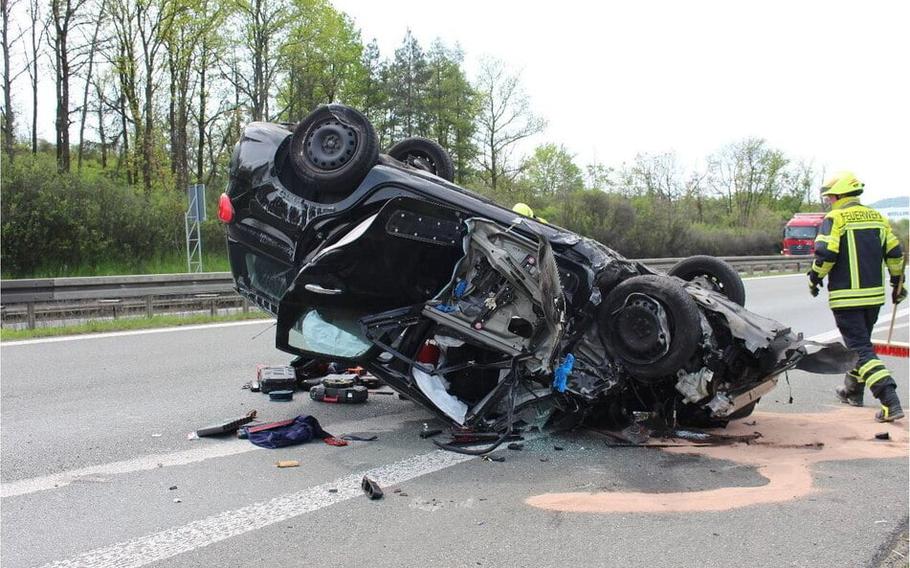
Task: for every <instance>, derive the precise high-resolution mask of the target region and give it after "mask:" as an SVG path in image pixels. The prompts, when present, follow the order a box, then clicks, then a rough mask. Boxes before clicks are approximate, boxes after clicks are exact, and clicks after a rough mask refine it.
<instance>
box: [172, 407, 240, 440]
mask: <svg viewBox="0 0 910 568" xmlns="http://www.w3.org/2000/svg"><path fill="white" fill-rule="evenodd" d="M255 419H256V411H255V410H251V411H249V412H247V413H246V414H245V415H243V416H241V417H240V418H231V419H230V420H226V421H224V422H222V423H220V424H215V425H212V426H206V427H205V428H199V429H198V430H196V431H195V432H191V433H190V435H189V436H187V438H188V439H190V440H193V439H195V438H206V437H211V436H221V435H223V434H230V433H232V432H236V431H237V430H238V429H239V428H240V427H241V426H243V425H244V424H249V423H250V422H252V421H253V420H255ZM193 434H195V436H193Z"/></svg>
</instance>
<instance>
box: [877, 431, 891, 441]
mask: <svg viewBox="0 0 910 568" xmlns="http://www.w3.org/2000/svg"><path fill="white" fill-rule="evenodd" d="M875 439H876V440H890V439H891V434H890V433H888V432H879V433H878V434H876V435H875Z"/></svg>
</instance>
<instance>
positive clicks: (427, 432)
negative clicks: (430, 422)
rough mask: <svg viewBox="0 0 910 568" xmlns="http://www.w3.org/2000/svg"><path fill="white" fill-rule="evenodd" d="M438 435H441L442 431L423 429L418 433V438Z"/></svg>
mask: <svg viewBox="0 0 910 568" xmlns="http://www.w3.org/2000/svg"><path fill="white" fill-rule="evenodd" d="M439 434H442V430H440V429H439V428H433V429H432V430H429V429H427V428H424V429H423V430H421V431H420V437H421V438H423V439H427V438H432V437H433V436H438V435H439Z"/></svg>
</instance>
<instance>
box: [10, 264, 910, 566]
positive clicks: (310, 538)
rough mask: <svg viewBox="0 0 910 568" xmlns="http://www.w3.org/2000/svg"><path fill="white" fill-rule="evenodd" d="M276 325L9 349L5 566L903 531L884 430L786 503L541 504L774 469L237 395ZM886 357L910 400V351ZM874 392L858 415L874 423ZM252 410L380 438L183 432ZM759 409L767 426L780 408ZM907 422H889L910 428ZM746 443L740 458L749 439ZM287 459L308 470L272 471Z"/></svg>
mask: <svg viewBox="0 0 910 568" xmlns="http://www.w3.org/2000/svg"><path fill="white" fill-rule="evenodd" d="M746 287H747V294H748V300H747V307H748V308H749V309H751V310H753V311H755V312H757V313H760V314H763V315H766V316H769V317H772V318H775V319H777V320H779V321H782V322H784V323H787V324H788V325H791V326H792V327H793V328H794V329H795V330H799V331H802V332H804V333H805V334H806V336H827V337H829V338H833V337H834V336H833V334H831V333H830V332H831V331H832V330H833V329H834V322H833V318H832V317H831V314H830V312H829V311H828V310H827V308H826V302H825V301H824V300H823V299H822V298H818V299H815V300H813V299H811V298H810V297H809V295H808V291H807V289H806V284H805V282H804V278H803V277H801V276H794V277H772V278H761V279H752V280H747V283H746ZM890 309H891V308H890V306H888V307H886V308H885V309H884V310H883V312H882V315H881V317H880V321H879V325H880V326H882V327H885V326H887V323H888V321H889V319H890ZM906 311H907V310H906V308H904V310H903V312H904V313H903V315H902V316H901V317H900V318H899V320H898V327H897V331H896V339H898V340H901V341H907V339H908V317H907V315H906ZM269 326H270V324H269V323H261V322H257V323H245V324H241V325H222V326H213V327H208V328H204V329H193V330H169V331H165V332H158V333H132V334H122V335H109V336H106V337H100V338H98V337H96V338H90V337H83V338H78V339H67V340H38V341H35V342H31V343H15V344H3V345H2V347H0V365H2V367H0V372H2V379H0V380H2V382H0V489H2V498H0V540H2V542H0V562H2V566H4V567H29V566H44V565H53V566H91V567H108V566H118V567H125V566H147V565H154V566H255V565H262V566H365V565H369V566H373V567H377V568H380V567H398V566H421V567H423V566H529V567H535V568H540V567H546V566H561V567H564V566H591V565H598V566H624V567H625V566H648V567H663V566H666V567H676V566H706V567H709V566H710V567H713V566H749V567H764V566H768V567H778V566H825V567H839V566H844V567H856V566H873V565H876V563H877V561H878V559H880V558H881V557H882V555H883V553H886V552H887V550H886V548H887V546H888V545H889V543H891V542H892V540H893V538H894V536H895V534H897V533H900V532H902V531H903V532H906V530H907V529H906V527H907V517H908V484H910V480H908V470H910V467H908V455H907V446H906V442H901V443H899V442H885V443H886V444H897V448H898V453H899V454H900V455H901V457H880V456H877V455H871V454H870V455H867V453H864V452H859V453H857V454H856V455H855V456H854V455H850V456H847V458H848V459H837V460H834V461H820V462H817V463H814V464H812V465H811V483H812V489H811V491H809V492H808V493H805V494H798V495H794V496H793V497H792V498H787V499H783V500H778V501H776V502H769V503H764V504H748V505H746V506H733V505H732V501H731V505H730V506H731V507H732V508H727V509H726V510H709V511H698V510H693V511H686V512H671V513H666V512H663V513H642V512H635V511H627V512H593V513H592V512H570V511H557V510H549V509H542V508H538V507H535V506H532V505H530V504H529V503H528V502H526V500H527V499H528V498H530V497H534V496H539V495H543V494H548V493H563V492H582V493H596V492H646V493H655V494H657V495H655V498H659V497H660V495H661V494H664V493H676V492H694V491H711V490H720V489H721V488H753V489H754V488H759V489H761V488H773V486H774V483H776V481H775V482H772V483H769V481H768V479H766V478H765V477H763V475H762V474H761V472H760V471H759V470H758V469H757V468H756V467H755V466H754V465H749V464H748V463H742V462H741V460H739V459H736V457H735V456H734V458H733V459H716V458H712V457H707V456H705V455H686V454H680V453H675V452H670V451H666V450H663V449H656V448H616V447H608V446H607V444H606V443H605V441H604V438H603V437H601V436H599V435H597V434H595V433H591V432H584V431H582V432H573V433H562V434H553V435H548V436H543V437H538V438H535V439H533V440H530V441H528V442H527V443H526V446H525V449H524V450H523V451H509V450H502V451H500V452H498V455H502V456H504V457H505V458H506V461H505V462H502V463H498V462H488V461H483V460H480V459H476V458H474V459H466V458H465V457H463V456H458V455H455V454H450V453H446V452H441V451H437V450H435V448H434V447H433V446H432V444H430V443H429V442H428V441H426V440H422V439H420V438H419V437H418V432H419V430H420V428H421V427H422V425H423V424H424V423H425V422H430V423H433V421H432V419H431V417H430V415H429V413H428V412H426V411H424V410H422V409H421V408H419V407H417V406H416V405H414V404H413V403H410V402H407V401H403V400H399V399H398V397H396V396H378V395H377V396H373V397H371V399H370V401H369V402H368V403H367V404H365V405H359V406H343V405H326V404H319V403H315V402H312V401H310V400H309V399H308V398H307V396H306V393H297V394H296V397H295V400H294V401H293V402H288V403H277V402H269V401H268V400H267V397H265V396H263V395H261V394H258V393H251V392H250V391H248V390H243V389H242V388H241V387H242V385H243V384H244V383H245V382H246V381H248V380H249V379H250V378H251V377H252V375H253V373H254V370H255V365H256V364H257V363H270V364H284V363H286V362H287V361H288V357H287V356H286V355H285V354H282V353H280V352H278V351H277V350H275V349H274V334H273V331H272V330H271V329H269ZM263 331H264V333H260V332H263ZM881 334H882V332H879V333H878V334H877V336H879V337H880V336H881ZM886 362H887V363H888V365H889V366H890V368H891V369H892V371H893V372H894V374H895V376H896V378H897V380H898V383H899V385H900V392H901V396H902V399H903V400H904V401H905V402H906V403H907V405H908V406H910V393H908V368H907V359H896V358H887V359H886ZM840 381H841V377H838V376H823V375H809V374H806V373H802V372H793V373H790V385H791V388H792V397H793V400H794V402H793V403H792V404H789V398H790V396H791V392H790V390H788V386H787V385H786V384H785V383H784V382H783V381H782V382H781V384H780V385H779V386H778V387H777V388H776V390H774V391H773V392H772V393H770V394H769V395H767V396H766V397H764V398H763V399H762V402H761V404H760V405H759V411H760V412H761V413H790V414H793V413H813V414H812V416H815V415H816V414H815V413H831V412H838V411H843V409H844V407H843V406H842V405H839V404H837V403H836V401H835V400H834V399H833V395H832V391H833V389H834V387H835V386H836V385H837V384H839V382H840ZM867 400H868V401H869V402H867V406H866V408H865V409H862V410H856V411H855V412H857V413H863V412H864V413H866V414H867V415H868V416H867V417H868V420H869V422H871V421H872V414H873V413H874V407H873V406H872V405H871V404H870V403H871V402H872V399H871V396H869V395H868V394H867ZM251 409H256V410H258V411H259V415H260V417H261V418H263V419H281V418H286V417H292V416H294V415H296V414H312V415H314V416H316V417H317V418H318V419H319V420H320V422H321V423H322V425H323V427H324V428H325V429H326V430H328V431H330V432H332V433H333V434H336V435H341V434H345V433H371V434H376V435H377V436H378V440H377V441H374V442H351V444H350V445H349V446H348V447H344V448H335V447H331V446H328V445H325V444H322V443H312V444H308V445H305V446H298V447H292V448H287V449H281V450H261V449H257V448H255V446H252V445H251V444H249V443H248V442H245V441H240V440H235V439H230V438H228V439H197V440H189V439H187V434H188V433H189V432H191V431H193V430H195V429H196V428H198V427H201V426H204V425H207V424H210V423H213V422H217V421H218V420H219V419H222V418H228V417H233V416H237V415H241V414H244V413H246V412H247V411H249V410H251ZM851 416H859V415H856V414H854V415H851ZM755 420H756V421H757V422H758V423H759V426H757V427H756V428H759V429H760V427H761V426H762V425H766V424H772V423H773V422H774V420H775V417H774V416H773V415H766V414H756V415H755ZM907 423H908V421H907V420H905V421H903V422H902V423H899V425H890V426H875V427H874V428H877V429H878V430H889V431H891V432H892V433H893V435H894V436H895V438H898V439H902V440H906V433H907ZM794 435H795V439H797V440H798V441H800V440H802V438H800V437H799V433H798V432H797V433H795V434H794ZM806 436H808V437H806V438H805V440H806V442H807V443H810V442H812V441H813V439H812V438H811V435H810V434H808V433H807V434H806ZM868 443H869V444H870V446H869V447H870V448H872V447H873V446H871V445H872V444H876V443H877V442H875V441H873V440H871V437H870V440H869V442H868ZM555 445H559V446H561V447H563V448H564V449H563V450H561V451H557V450H554V446H555ZM861 447H865V446H861ZM737 448H738V451H741V452H742V453H743V457H744V458H747V457H748V454H749V452H750V450H752V448H751V447H749V446H737ZM873 453H874V451H873ZM853 458H863V459H853ZM279 459H293V460H299V461H300V466H299V467H296V468H288V469H278V468H276V467H275V462H276V461H277V460H279ZM746 461H748V460H746ZM363 472H370V473H371V475H373V476H374V477H376V478H377V479H378V480H380V482H381V483H382V484H383V485H384V486H385V487H386V492H387V494H386V497H385V499H383V500H380V501H369V500H368V499H367V498H366V497H365V496H363V494H362V493H361V491H360V489H359V487H358V482H359V479H360V476H361V475H362V474H363ZM395 489H399V490H400V492H393V491H394V490H395Z"/></svg>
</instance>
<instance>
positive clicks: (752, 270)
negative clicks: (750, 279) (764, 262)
mask: <svg viewBox="0 0 910 568" xmlns="http://www.w3.org/2000/svg"><path fill="white" fill-rule="evenodd" d="M749 276H755V265H754V264H750V265H749Z"/></svg>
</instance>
